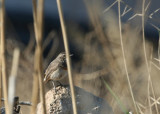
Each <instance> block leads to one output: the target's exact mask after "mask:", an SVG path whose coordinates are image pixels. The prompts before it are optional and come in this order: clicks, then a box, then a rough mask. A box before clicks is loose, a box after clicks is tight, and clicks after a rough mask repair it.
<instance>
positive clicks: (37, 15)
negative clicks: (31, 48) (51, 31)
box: [31, 0, 46, 114]
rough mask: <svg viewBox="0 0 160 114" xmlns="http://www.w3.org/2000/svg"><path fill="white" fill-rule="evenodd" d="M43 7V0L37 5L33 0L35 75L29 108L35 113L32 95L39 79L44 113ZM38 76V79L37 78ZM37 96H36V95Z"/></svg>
mask: <svg viewBox="0 0 160 114" xmlns="http://www.w3.org/2000/svg"><path fill="white" fill-rule="evenodd" d="M43 9H44V0H39V1H38V7H37V5H36V0H33V18H34V30H35V37H36V43H37V46H36V52H35V73H34V74H35V75H37V76H34V77H35V78H34V82H33V83H35V84H34V86H33V96H32V100H33V102H34V104H33V107H32V109H31V113H32V114H34V113H35V109H36V104H37V100H36V98H34V96H36V95H37V93H38V92H37V91H38V90H36V89H38V88H37V85H36V84H38V82H37V80H38V81H39V86H40V100H41V103H42V113H43V114H46V108H45V95H44V85H43V79H42V46H41V45H42V37H43ZM37 77H38V79H37ZM36 97H37V96H36Z"/></svg>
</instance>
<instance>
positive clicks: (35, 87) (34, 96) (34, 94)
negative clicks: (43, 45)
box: [30, 50, 39, 114]
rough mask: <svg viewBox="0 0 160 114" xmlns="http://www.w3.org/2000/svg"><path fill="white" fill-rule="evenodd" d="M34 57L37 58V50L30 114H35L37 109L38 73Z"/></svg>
mask: <svg viewBox="0 0 160 114" xmlns="http://www.w3.org/2000/svg"><path fill="white" fill-rule="evenodd" d="M36 57H37V50H35V55H34V60H35V61H34V73H33V89H32V107H31V111H30V114H35V113H36V107H37V103H38V97H37V96H38V89H39V88H38V85H39V83H38V71H37V67H38V66H37V64H36V63H37V61H36Z"/></svg>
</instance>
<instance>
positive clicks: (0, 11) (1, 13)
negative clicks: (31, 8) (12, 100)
mask: <svg viewBox="0 0 160 114" xmlns="http://www.w3.org/2000/svg"><path fill="white" fill-rule="evenodd" d="M0 21H1V27H0V31H1V32H0V33H1V56H2V58H1V64H2V84H3V96H4V98H5V101H4V104H5V111H6V114H9V106H8V92H7V91H8V88H7V87H8V86H7V74H6V56H5V0H1V5H0Z"/></svg>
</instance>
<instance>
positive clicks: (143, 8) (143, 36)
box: [142, 0, 152, 114]
mask: <svg viewBox="0 0 160 114" xmlns="http://www.w3.org/2000/svg"><path fill="white" fill-rule="evenodd" d="M144 18H145V0H143V3H142V38H143V50H144V57H145V63H146V67H147V72H148V105H149V106H151V101H150V89H149V85H150V84H149V83H150V79H151V76H150V71H149V65H148V60H147V54H146V45H145V34H144ZM149 109H150V114H152V108H151V107H149Z"/></svg>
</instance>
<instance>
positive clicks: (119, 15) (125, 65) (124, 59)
mask: <svg viewBox="0 0 160 114" xmlns="http://www.w3.org/2000/svg"><path fill="white" fill-rule="evenodd" d="M120 5H121V3H120V0H119V1H118V20H119V31H120V32H119V33H120V42H121V48H122V54H123V62H124V67H125V72H126V76H127V81H128V86H129V90H130V93H131V97H132V100H133V104H134V108H135V111H136V113H137V114H138V110H137V106H136V102H135V99H134V95H133V91H132V86H131V83H130V78H129V75H128V69H127V63H126V57H125V52H124V47H123V46H124V45H123V39H122V25H121V12H120V11H121V8H120Z"/></svg>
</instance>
